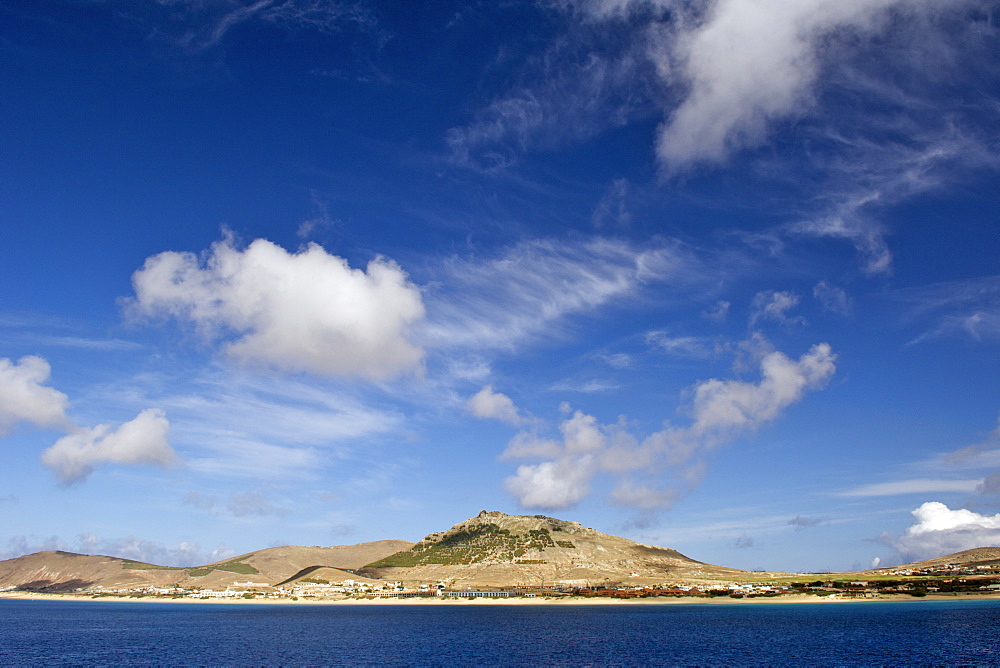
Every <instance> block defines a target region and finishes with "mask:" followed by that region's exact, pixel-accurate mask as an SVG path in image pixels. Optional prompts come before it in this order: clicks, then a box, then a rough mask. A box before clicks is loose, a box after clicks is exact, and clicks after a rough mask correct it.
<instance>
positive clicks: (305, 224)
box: [296, 192, 337, 239]
mask: <svg viewBox="0 0 1000 668" xmlns="http://www.w3.org/2000/svg"><path fill="white" fill-rule="evenodd" d="M311 199H312V206H313V214H312V217H311V218H308V219H306V220H303V221H302V222H301V223H299V229H298V230H297V231H296V235H297V236H298V237H299V238H300V239H308V238H309V237H311V236H313V234H314V233H315V232H318V231H321V230H327V229H329V228H331V227H333V225H334V223H336V222H337V221H335V220H334V219H332V218H331V217H330V213H329V211H327V207H326V204H325V203H324V202H323V201H321V200H320V199H319V197H317V195H316V193H315V192H313V193H311Z"/></svg>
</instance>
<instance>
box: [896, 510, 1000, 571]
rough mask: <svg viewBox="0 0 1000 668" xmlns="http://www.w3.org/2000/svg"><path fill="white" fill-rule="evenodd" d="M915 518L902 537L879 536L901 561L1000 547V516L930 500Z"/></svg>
mask: <svg viewBox="0 0 1000 668" xmlns="http://www.w3.org/2000/svg"><path fill="white" fill-rule="evenodd" d="M913 516H914V517H915V518H916V520H917V521H916V523H914V524H912V525H911V526H909V527H907V529H906V531H905V532H904V533H903V535H902V536H899V537H896V536H893V535H891V534H888V533H886V534H883V535H882V536H881V537H880V540H881V541H882V542H883V543H885V544H886V545H888V546H889V547H891V548H892V549H893V551H894V552H895V554H896V556H897V557H898V558H899V559H900V560H901V561H906V562H908V561H919V560H921V559H933V558H935V557H940V556H943V555H946V554H951V553H953V552H961V551H962V550H969V549H972V548H974V547H985V546H998V545H1000V513H998V514H996V515H980V514H979V513H976V512H973V511H971V510H966V509H964V508H959V509H957V510H951V509H950V508H948V506H946V505H945V504H943V503H940V502H938V501H928V502H927V503H924V504H922V505H921V506H920V507H919V508H917V509H916V510H914V511H913Z"/></svg>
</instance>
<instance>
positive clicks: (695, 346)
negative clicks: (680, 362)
mask: <svg viewBox="0 0 1000 668" xmlns="http://www.w3.org/2000/svg"><path fill="white" fill-rule="evenodd" d="M646 343H647V344H649V345H651V346H655V347H656V348H658V349H660V350H662V351H663V352H665V353H666V354H668V355H671V356H674V357H687V358H691V359H706V358H709V357H712V356H713V355H716V354H717V353H718V352H719V351H720V348H721V346H720V344H719V342H718V341H715V340H712V339H707V338H705V337H700V336H670V335H669V334H668V333H667V332H661V331H654V332H648V333H647V334H646Z"/></svg>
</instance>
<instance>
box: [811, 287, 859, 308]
mask: <svg viewBox="0 0 1000 668" xmlns="http://www.w3.org/2000/svg"><path fill="white" fill-rule="evenodd" d="M813 297H815V298H816V299H818V300H819V303H820V304H822V305H823V308H824V309H826V310H827V311H830V312H831V313H836V314H837V315H842V316H849V315H850V314H851V309H852V304H851V298H850V297H849V296H848V295H847V293H846V292H844V290H843V288H838V287H837V286H836V285H832V284H830V283H829V282H827V281H820V282H819V283H817V284H816V285H815V286H813Z"/></svg>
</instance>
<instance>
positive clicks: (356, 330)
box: [127, 237, 424, 380]
mask: <svg viewBox="0 0 1000 668" xmlns="http://www.w3.org/2000/svg"><path fill="white" fill-rule="evenodd" d="M132 283H133V286H134V288H135V295H136V296H135V298H134V299H133V300H130V301H129V302H128V304H127V310H128V312H129V313H130V314H132V315H133V316H144V317H173V318H177V319H178V320H181V321H187V322H190V323H193V324H194V325H195V326H196V327H197V328H198V329H199V330H200V331H201V332H202V333H203V334H204V335H205V336H207V337H209V338H227V337H229V336H230V335H233V334H235V337H236V338H235V339H234V340H233V339H231V337H230V339H229V340H226V341H225V343H223V350H224V352H225V353H226V354H227V355H228V356H229V357H231V358H233V359H235V360H238V361H240V362H243V363H247V364H264V365H268V366H271V367H274V368H277V369H281V370H285V371H293V372H298V371H305V372H308V373H313V374H318V375H329V376H355V377H361V378H366V379H369V380H384V379H387V378H391V377H393V376H396V375H398V374H400V373H403V372H406V371H416V370H419V369H420V367H421V363H422V359H423V352H422V351H421V350H420V348H418V347H417V346H416V345H414V344H413V343H412V342H411V341H410V340H409V338H408V336H409V334H410V330H411V328H412V327H413V325H414V324H415V323H417V322H419V321H420V320H421V319H422V318H423V315H424V307H423V302H422V299H421V295H420V291H419V290H418V289H417V287H416V286H414V285H413V284H412V283H410V282H409V280H408V279H407V276H406V274H405V273H404V272H403V271H402V269H400V268H399V266H398V265H396V264H395V263H394V262H391V261H389V260H386V259H383V258H376V259H375V260H372V261H371V262H370V263H369V264H368V267H367V270H366V271H362V270H360V269H352V268H351V267H350V266H348V264H347V261H346V260H344V259H342V258H339V257H336V256H332V255H329V254H327V253H326V251H324V250H323V249H322V248H320V247H319V246H318V245H316V244H309V245H307V246H306V247H305V248H304V249H302V250H301V251H299V252H298V253H294V254H291V253H288V252H287V251H285V250H284V249H282V248H280V247H278V246H276V245H274V244H273V243H271V242H269V241H266V240H264V239H257V240H256V241H254V242H253V243H251V244H250V245H249V246H248V247H247V248H246V249H245V250H240V249H238V248H236V247H235V246H234V244H233V240H232V238H231V237H227V238H225V239H224V240H222V241H220V242H216V243H214V244H213V245H212V248H211V250H210V251H209V253H208V254H207V256H206V257H205V259H204V262H199V259H198V257H197V256H195V255H194V254H192V253H177V252H173V251H167V252H163V253H160V254H158V255H154V256H153V257H150V258H148V259H147V260H146V262H145V264H144V265H143V267H142V269H140V270H139V271H137V272H135V274H134V275H133V277H132Z"/></svg>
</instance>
